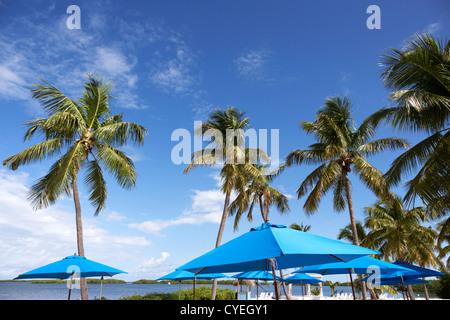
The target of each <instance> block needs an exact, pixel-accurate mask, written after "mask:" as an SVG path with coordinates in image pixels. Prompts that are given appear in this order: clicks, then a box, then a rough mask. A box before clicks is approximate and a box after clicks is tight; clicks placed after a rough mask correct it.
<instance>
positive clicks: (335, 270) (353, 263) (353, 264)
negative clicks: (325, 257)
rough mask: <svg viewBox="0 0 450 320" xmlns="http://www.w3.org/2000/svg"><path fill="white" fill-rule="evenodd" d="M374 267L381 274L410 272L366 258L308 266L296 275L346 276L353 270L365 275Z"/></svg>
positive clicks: (394, 265) (381, 261) (384, 262)
mask: <svg viewBox="0 0 450 320" xmlns="http://www.w3.org/2000/svg"><path fill="white" fill-rule="evenodd" d="M372 267H376V268H379V270H380V272H381V273H386V272H390V271H396V270H401V271H409V269H407V268H405V267H403V266H400V265H397V264H394V263H389V262H386V261H383V260H379V259H375V258H372V257H367V256H365V257H361V258H356V259H353V260H350V261H347V262H333V263H325V264H318V265H312V266H306V267H304V268H301V269H299V270H297V271H294V273H299V272H309V273H319V274H321V275H325V274H327V275H330V274H346V273H348V272H349V271H350V270H352V269H353V271H354V273H358V274H365V273H369V272H368V271H367V270H368V268H372Z"/></svg>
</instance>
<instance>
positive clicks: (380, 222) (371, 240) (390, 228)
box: [364, 196, 441, 298]
mask: <svg viewBox="0 0 450 320" xmlns="http://www.w3.org/2000/svg"><path fill="white" fill-rule="evenodd" d="M364 211H365V213H366V214H367V216H366V218H365V226H366V227H367V228H369V229H370V232H369V233H368V234H367V236H366V238H365V244H367V245H368V246H369V247H370V248H373V249H376V250H378V251H380V252H381V255H382V257H383V258H384V259H385V260H387V261H388V260H398V261H404V262H408V263H416V264H419V265H421V266H426V265H430V264H431V265H433V266H434V265H436V264H439V265H441V262H440V260H439V258H438V257H437V256H436V255H435V253H434V252H435V249H436V246H435V240H436V238H437V232H436V231H435V230H433V229H432V228H429V227H426V226H423V225H422V223H424V222H427V221H428V218H427V215H426V212H425V208H424V207H415V208H412V209H405V206H404V202H403V201H402V200H401V199H400V197H399V196H396V197H395V198H394V201H378V202H377V203H375V204H374V205H373V206H371V207H366V208H364ZM408 288H409V289H408V290H409V291H410V296H411V297H412V298H413V297H414V294H413V293H412V288H411V287H410V286H408Z"/></svg>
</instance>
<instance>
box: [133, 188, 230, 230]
mask: <svg viewBox="0 0 450 320" xmlns="http://www.w3.org/2000/svg"><path fill="white" fill-rule="evenodd" d="M193 192H194V195H193V196H192V205H191V207H190V208H189V209H188V210H186V211H184V212H183V213H182V214H181V215H179V216H177V217H175V218H173V219H166V220H164V219H156V220H148V221H144V222H141V223H132V224H129V225H128V226H129V227H130V228H135V229H138V230H141V231H143V232H146V233H151V234H154V235H159V236H161V235H162V234H161V231H162V230H164V229H166V228H168V227H171V226H177V225H184V224H188V225H189V224H190V225H201V224H204V223H215V224H219V223H220V220H221V218H222V213H223V203H224V200H225V195H224V194H223V192H222V191H221V190H220V189H212V190H193ZM232 198H234V196H233V197H232ZM232 200H233V199H231V201H232Z"/></svg>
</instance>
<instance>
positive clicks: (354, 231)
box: [342, 168, 367, 300]
mask: <svg viewBox="0 0 450 320" xmlns="http://www.w3.org/2000/svg"><path fill="white" fill-rule="evenodd" d="M342 174H343V175H344V186H345V194H346V196H347V204H348V213H349V214H350V225H351V226H352V234H353V244H354V245H355V246H359V239H358V231H357V229H356V221H355V212H354V211H353V201H352V193H351V191H350V183H349V179H348V172H347V170H346V169H345V168H343V169H342ZM359 277H360V279H361V275H360V276H359ZM361 289H362V290H361V291H362V297H363V300H367V292H366V283H365V282H364V281H361Z"/></svg>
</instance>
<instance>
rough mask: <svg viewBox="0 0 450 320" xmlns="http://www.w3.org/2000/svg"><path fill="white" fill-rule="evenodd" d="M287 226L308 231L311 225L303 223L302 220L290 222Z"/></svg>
mask: <svg viewBox="0 0 450 320" xmlns="http://www.w3.org/2000/svg"><path fill="white" fill-rule="evenodd" d="M289 228H291V229H294V230H298V231H303V232H308V231H309V230H310V229H311V226H310V225H309V224H307V225H304V224H303V222H302V223H301V224H297V223H291V225H290V226H289Z"/></svg>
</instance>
